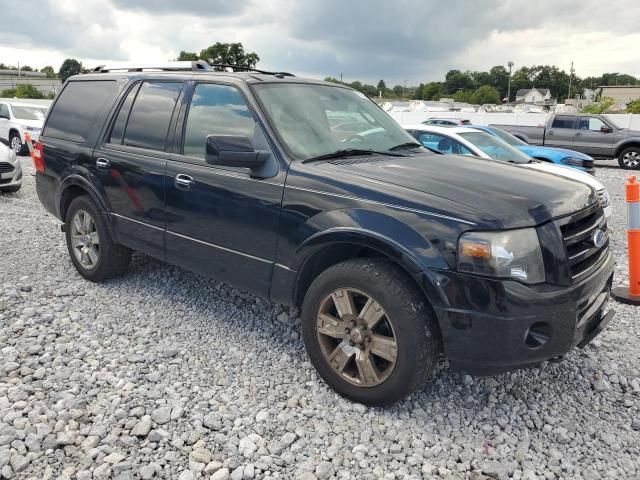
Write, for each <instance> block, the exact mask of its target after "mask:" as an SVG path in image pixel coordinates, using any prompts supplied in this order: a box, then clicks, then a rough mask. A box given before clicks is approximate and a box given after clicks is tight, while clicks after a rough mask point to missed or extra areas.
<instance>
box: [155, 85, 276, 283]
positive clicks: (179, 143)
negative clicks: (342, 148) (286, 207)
mask: <svg viewBox="0 0 640 480" xmlns="http://www.w3.org/2000/svg"><path fill="white" fill-rule="evenodd" d="M192 92H193V93H192V94H191V95H188V96H191V99H189V98H185V104H184V107H183V113H181V114H180V120H179V124H178V125H179V128H178V129H176V139H175V142H174V150H175V152H174V154H173V155H172V156H171V159H170V160H169V162H168V164H167V175H166V217H167V236H166V246H167V261H169V262H171V263H174V264H177V265H181V266H184V267H185V268H188V269H189V270H193V271H196V272H199V273H202V274H204V275H208V276H212V277H215V278H218V279H220V280H223V281H226V282H229V283H231V284H233V285H237V286H239V287H241V288H244V289H248V290H251V291H253V292H256V293H258V294H261V295H268V293H269V286H270V282H271V273H272V269H273V265H274V262H275V253H276V240H277V227H278V221H279V216H280V208H281V203H282V193H283V190H284V178H285V170H284V169H282V168H280V167H279V165H278V161H277V159H276V157H275V156H274V155H273V153H272V154H271V156H270V158H269V159H268V161H267V162H268V165H267V167H268V168H265V171H266V172H267V173H266V175H262V176H261V177H260V178H258V177H256V176H253V175H252V173H251V171H249V170H248V169H246V168H234V167H223V166H217V165H210V164H208V163H206V161H205V142H206V138H207V136H208V135H214V134H215V135H242V136H245V137H248V138H249V139H250V140H251V142H252V144H253V146H254V148H255V149H256V150H262V151H272V150H271V147H270V145H269V142H268V140H267V137H266V136H265V134H264V130H263V127H262V125H261V122H260V121H259V119H258V116H257V115H256V113H255V111H254V109H253V107H252V105H251V104H250V103H249V100H248V97H247V96H245V95H244V94H243V92H242V91H241V90H240V89H239V88H238V87H237V86H235V85H231V84H225V83H212V82H198V83H195V85H194V86H193V90H192ZM188 96H187V97H188ZM180 127H181V128H180Z"/></svg>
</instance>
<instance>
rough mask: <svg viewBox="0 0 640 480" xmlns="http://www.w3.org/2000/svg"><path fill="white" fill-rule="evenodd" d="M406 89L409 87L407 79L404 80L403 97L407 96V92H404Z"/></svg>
mask: <svg viewBox="0 0 640 480" xmlns="http://www.w3.org/2000/svg"><path fill="white" fill-rule="evenodd" d="M406 89H407V81H406V80H405V81H404V86H403V87H402V97H403V98H404V96H405V93H404V92H405V90H406Z"/></svg>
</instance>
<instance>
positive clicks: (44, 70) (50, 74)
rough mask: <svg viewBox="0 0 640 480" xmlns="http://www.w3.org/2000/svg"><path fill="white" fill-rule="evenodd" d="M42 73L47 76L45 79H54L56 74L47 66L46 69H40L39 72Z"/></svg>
mask: <svg viewBox="0 0 640 480" xmlns="http://www.w3.org/2000/svg"><path fill="white" fill-rule="evenodd" d="M40 71H41V72H42V73H46V74H47V78H56V72H55V70H54V69H53V67H52V66H51V65H47V66H46V67H42V70H40Z"/></svg>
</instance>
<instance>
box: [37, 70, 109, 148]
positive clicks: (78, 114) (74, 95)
mask: <svg viewBox="0 0 640 480" xmlns="http://www.w3.org/2000/svg"><path fill="white" fill-rule="evenodd" d="M115 92H116V82H115V81H109V80H95V81H76V82H69V83H68V84H67V86H66V87H64V90H62V93H60V96H59V98H58V100H57V101H56V103H55V105H54V107H53V110H52V111H51V114H50V115H49V119H48V120H47V124H46V126H45V129H44V132H43V134H44V135H45V136H49V137H54V138H60V139H62V140H70V141H72V142H78V143H80V142H84V141H85V140H86V139H87V137H88V136H89V132H91V130H92V129H93V128H94V127H97V126H96V125H94V124H95V122H96V119H97V118H98V114H99V113H100V111H101V110H102V108H103V107H104V105H105V103H107V102H108V101H110V100H111V99H112V98H113V97H114V95H115Z"/></svg>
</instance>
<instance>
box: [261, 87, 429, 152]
mask: <svg viewBox="0 0 640 480" xmlns="http://www.w3.org/2000/svg"><path fill="white" fill-rule="evenodd" d="M255 91H256V94H257V96H258V98H259V100H260V102H261V103H262V105H263V106H264V109H265V110H266V113H267V115H268V116H269V117H270V119H271V125H272V126H273V127H274V128H275V130H276V131H277V133H278V135H279V137H280V139H281V140H282V141H283V142H284V143H285V146H286V147H287V149H288V150H289V152H290V153H291V155H292V156H293V157H294V158H296V159H297V160H307V159H310V158H315V157H319V156H322V155H328V154H331V153H334V152H336V151H338V150H344V149H358V150H360V149H362V150H376V151H388V150H390V149H392V148H394V147H398V146H400V145H405V144H410V143H413V144H415V147H414V148H420V149H421V150H422V147H421V146H420V145H419V144H417V143H416V141H415V139H414V138H413V137H412V136H411V135H409V134H408V133H407V132H405V131H404V130H403V129H402V128H401V127H400V126H399V125H398V124H397V123H396V122H395V121H394V120H393V119H391V117H389V115H387V114H386V113H385V112H384V111H382V110H381V109H380V108H379V107H378V106H377V105H376V104H375V103H373V102H372V101H371V100H369V99H368V98H367V97H366V96H365V95H363V94H361V93H360V92H356V91H354V90H349V89H346V88H342V87H337V86H336V87H332V86H328V85H310V84H300V83H281V84H274V83H264V84H259V85H255ZM405 146H406V145H405ZM408 148H411V145H408ZM424 152H426V150H423V153H424Z"/></svg>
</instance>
